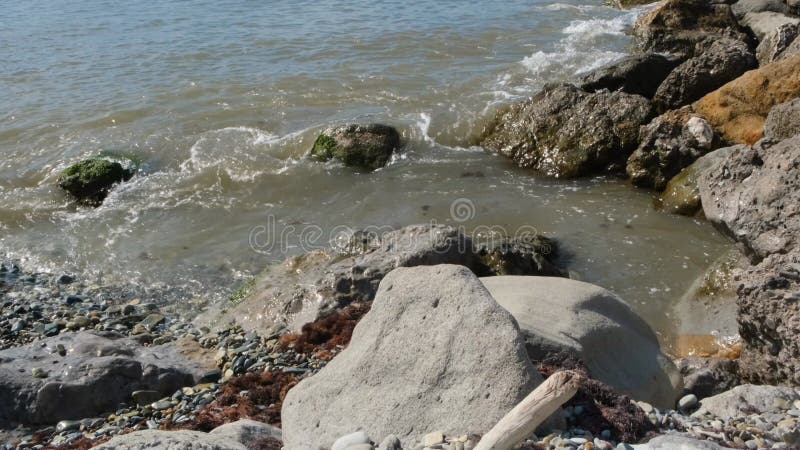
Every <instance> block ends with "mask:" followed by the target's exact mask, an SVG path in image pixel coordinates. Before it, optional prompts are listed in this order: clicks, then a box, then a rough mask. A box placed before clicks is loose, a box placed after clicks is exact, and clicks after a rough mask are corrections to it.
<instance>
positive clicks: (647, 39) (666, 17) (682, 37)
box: [633, 0, 746, 57]
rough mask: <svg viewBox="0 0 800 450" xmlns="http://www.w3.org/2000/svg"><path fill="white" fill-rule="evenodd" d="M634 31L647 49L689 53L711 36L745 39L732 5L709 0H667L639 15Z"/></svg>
mask: <svg viewBox="0 0 800 450" xmlns="http://www.w3.org/2000/svg"><path fill="white" fill-rule="evenodd" d="M633 34H634V36H635V38H636V39H637V42H638V44H639V46H640V47H641V48H642V49H643V50H645V51H651V52H658V53H661V52H668V53H677V54H683V55H686V56H687V57H691V56H694V52H695V45H696V44H697V43H699V42H701V41H703V40H705V39H708V38H709V37H712V38H714V37H722V36H727V37H733V38H736V39H739V40H746V37H745V36H744V35H743V33H742V32H741V29H740V27H739V24H738V22H737V21H736V17H735V16H734V15H733V12H732V11H731V7H730V6H729V5H726V4H723V3H714V2H711V1H709V0H666V1H664V2H662V3H660V4H659V5H658V6H656V7H655V8H653V9H652V10H650V11H648V12H646V13H644V14H642V15H641V16H639V19H638V20H637V21H636V24H635V26H634V29H633Z"/></svg>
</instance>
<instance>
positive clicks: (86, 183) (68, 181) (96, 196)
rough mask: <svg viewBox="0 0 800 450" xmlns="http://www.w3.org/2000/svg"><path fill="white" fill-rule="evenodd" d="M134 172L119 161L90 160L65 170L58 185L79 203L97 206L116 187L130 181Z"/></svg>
mask: <svg viewBox="0 0 800 450" xmlns="http://www.w3.org/2000/svg"><path fill="white" fill-rule="evenodd" d="M134 172H135V170H134V169H126V168H125V167H123V165H122V164H121V163H120V162H117V161H110V160H108V159H104V158H90V159H85V160H83V161H80V162H77V163H75V164H73V165H71V166H69V167H67V168H66V169H64V171H63V172H61V175H60V176H59V178H58V185H59V187H61V188H62V189H64V190H65V191H67V192H68V193H70V194H72V196H74V197H75V198H76V199H78V201H79V202H81V203H84V204H88V205H94V206H96V205H99V204H100V203H102V202H103V200H104V199H105V198H106V196H107V195H108V192H109V191H110V190H111V188H112V187H113V186H114V185H116V184H118V183H122V182H123V181H128V180H129V179H130V178H131V177H132V176H133V174H134Z"/></svg>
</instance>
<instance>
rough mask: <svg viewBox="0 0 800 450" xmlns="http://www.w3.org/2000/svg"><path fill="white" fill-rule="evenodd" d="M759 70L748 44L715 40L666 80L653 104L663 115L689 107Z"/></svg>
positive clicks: (727, 39) (655, 96) (676, 69)
mask: <svg viewBox="0 0 800 450" xmlns="http://www.w3.org/2000/svg"><path fill="white" fill-rule="evenodd" d="M755 67H756V58H755V56H754V55H753V52H752V51H750V48H748V46H747V44H746V43H745V42H742V41H740V40H736V39H730V38H720V39H715V40H713V41H712V43H711V44H709V45H707V46H706V49H705V50H704V51H703V52H702V53H700V54H699V55H697V56H695V57H693V58H689V59H688V60H686V61H684V62H683V63H682V64H681V65H679V66H678V67H677V68H675V70H673V71H672V72H671V73H670V74H669V76H667V77H666V79H665V80H664V82H663V83H661V85H660V86H659V87H658V90H657V91H656V93H655V95H654V96H653V104H654V105H655V106H656V108H657V109H658V110H659V111H660V112H665V111H668V110H670V109H675V108H679V107H681V106H684V105H688V104H690V103H692V102H694V101H696V100H699V99H700V98H701V97H703V96H704V95H706V94H708V93H709V92H711V91H713V90H715V89H717V88H719V87H720V86H722V85H724V84H725V83H727V82H729V81H731V80H734V79H736V78H738V77H740V76H741V75H742V74H743V73H745V72H746V71H748V70H750V69H753V68H755Z"/></svg>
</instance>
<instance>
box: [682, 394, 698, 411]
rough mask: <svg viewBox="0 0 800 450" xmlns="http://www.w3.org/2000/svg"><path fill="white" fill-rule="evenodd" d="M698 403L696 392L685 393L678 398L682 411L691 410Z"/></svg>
mask: <svg viewBox="0 0 800 450" xmlns="http://www.w3.org/2000/svg"><path fill="white" fill-rule="evenodd" d="M697 403H698V400H697V396H696V395H694V394H689V395H685V396H683V397H681V399H680V400H678V409H679V410H681V411H689V410H691V409H692V408H694V407H695V406H697Z"/></svg>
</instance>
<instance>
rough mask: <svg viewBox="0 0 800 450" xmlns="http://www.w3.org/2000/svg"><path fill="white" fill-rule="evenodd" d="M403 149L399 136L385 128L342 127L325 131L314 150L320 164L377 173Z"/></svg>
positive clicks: (312, 152)
mask: <svg viewBox="0 0 800 450" xmlns="http://www.w3.org/2000/svg"><path fill="white" fill-rule="evenodd" d="M399 146H400V134H399V133H398V132H397V130H395V129H394V128H393V127H390V126H388V125H382V124H368V125H357V124H350V125H342V126H339V127H333V128H328V129H326V130H324V131H323V132H322V133H321V134H320V135H319V137H317V140H316V141H314V146H313V148H312V149H311V153H310V156H311V158H313V159H316V160H318V161H328V160H331V159H338V160H339V161H341V162H343V163H344V165H346V166H351V167H358V168H362V169H368V170H375V169H379V168H381V167H383V166H385V165H386V163H388V162H389V159H390V158H391V157H392V153H393V152H394V151H395V150H396V149H397V147H399Z"/></svg>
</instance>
